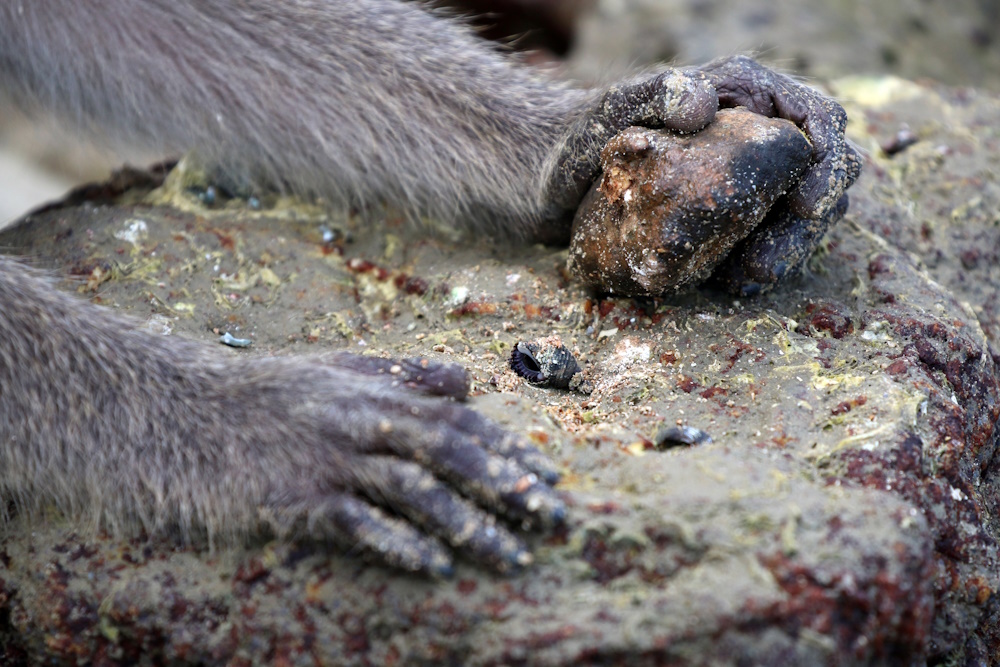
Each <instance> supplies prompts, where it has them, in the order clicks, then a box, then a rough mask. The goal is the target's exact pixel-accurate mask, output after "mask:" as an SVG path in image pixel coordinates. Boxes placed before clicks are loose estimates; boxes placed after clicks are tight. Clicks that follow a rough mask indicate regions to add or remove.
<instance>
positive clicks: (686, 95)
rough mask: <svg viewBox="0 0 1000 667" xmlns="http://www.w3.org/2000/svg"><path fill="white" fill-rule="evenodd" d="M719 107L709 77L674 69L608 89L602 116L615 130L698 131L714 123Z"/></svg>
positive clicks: (603, 103)
mask: <svg viewBox="0 0 1000 667" xmlns="http://www.w3.org/2000/svg"><path fill="white" fill-rule="evenodd" d="M718 108H719V98H718V95H717V93H716V91H715V87H714V86H713V85H712V84H711V82H709V80H708V79H707V78H706V77H704V76H702V75H700V74H697V73H693V72H686V71H684V70H680V69H671V70H668V71H666V72H662V73H660V74H657V75H656V76H653V77H647V78H645V79H642V80H640V81H638V82H636V83H631V84H625V85H622V86H618V87H615V88H611V89H610V90H608V92H607V93H606V94H605V96H604V99H603V102H602V115H603V116H604V117H605V118H606V119H607V120H608V121H609V125H610V127H613V128H614V132H620V131H621V130H624V129H625V128H626V127H629V126H632V125H637V126H640V127H649V128H660V127H664V128H667V129H670V130H676V131H678V132H696V131H698V130H700V129H701V128H703V127H705V126H706V125H708V124H709V123H711V122H712V120H713V119H714V118H715V112H716V110H718Z"/></svg>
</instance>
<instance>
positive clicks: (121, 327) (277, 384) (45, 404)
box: [0, 258, 564, 574]
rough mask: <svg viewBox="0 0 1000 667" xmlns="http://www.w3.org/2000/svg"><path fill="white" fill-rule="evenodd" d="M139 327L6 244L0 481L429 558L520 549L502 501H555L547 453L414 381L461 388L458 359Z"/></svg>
mask: <svg viewBox="0 0 1000 667" xmlns="http://www.w3.org/2000/svg"><path fill="white" fill-rule="evenodd" d="M131 328H132V324H131V323H130V322H129V321H127V320H124V319H122V318H120V317H118V316H116V315H114V314H112V313H106V312H103V311H102V310H101V309H98V308H96V307H93V306H90V305H89V304H86V303H83V302H80V301H78V300H77V299H74V298H72V297H70V296H68V295H65V294H62V293H59V292H57V291H55V290H54V289H53V288H52V287H51V286H50V285H49V284H48V283H47V282H46V281H45V280H44V279H41V278H40V277H39V276H37V275H36V274H35V273H34V272H32V271H31V270H29V269H27V268H26V267H24V266H22V265H20V264H18V263H17V262H14V261H13V260H8V259H2V258H0V408H2V412H0V415H2V418H0V497H3V498H4V499H5V500H13V502H14V503H15V505H17V506H20V507H23V508H25V509H28V510H31V509H33V508H38V507H44V506H47V505H49V504H51V503H54V504H56V505H57V506H58V507H60V508H62V509H64V510H66V511H68V512H70V513H72V514H83V515H85V516H89V517H91V518H92V519H93V520H94V521H96V522H99V523H101V524H103V525H106V526H107V527H109V528H111V529H112V530H116V531H117V532H119V533H122V532H129V531H131V530H134V529H135V528H140V527H141V528H143V529H145V530H147V531H157V530H170V531H174V530H178V531H180V532H181V533H182V534H185V535H188V536H192V535H197V534H201V533H203V532H206V531H207V533H208V535H209V537H221V538H225V537H227V536H232V535H239V534H241V533H245V532H249V531H253V530H254V529H255V528H256V527H257V526H258V524H259V521H260V519H261V517H264V518H266V519H267V520H268V521H270V522H271V523H272V525H273V526H274V527H275V528H276V529H278V530H279V532H285V531H295V530H305V531H310V532H311V533H312V534H313V535H314V536H316V537H319V538H335V539H338V540H340V541H343V542H346V543H347V544H348V545H351V546H356V547H363V548H364V549H366V550H368V551H373V552H375V553H376V554H377V555H378V556H379V557H380V558H382V559H383V560H384V561H386V562H388V563H391V564H394V565H397V566H400V567H403V568H406V569H409V570H415V571H426V572H431V573H438V574H447V573H448V572H449V571H450V568H451V556H450V551H449V549H448V548H447V546H448V545H450V546H452V547H454V548H457V549H459V550H460V551H462V552H464V553H466V554H468V555H469V556H471V557H473V558H475V559H477V560H479V561H482V562H485V563H488V564H490V565H492V566H493V567H495V568H497V569H499V570H507V569H511V568H515V567H518V566H519V565H523V564H525V563H527V562H529V560H530V556H529V554H528V552H527V550H526V548H525V546H524V544H523V543H522V542H521V541H520V540H519V539H518V538H517V537H516V536H515V535H514V534H513V533H512V532H511V530H509V529H508V528H506V527H505V525H504V524H503V523H502V522H499V521H497V519H496V517H497V516H502V517H508V518H510V519H512V520H514V521H516V522H518V523H528V524H533V525H540V526H547V525H551V524H552V523H555V522H558V521H560V520H561V518H562V516H563V513H564V509H563V504H562V502H561V500H560V499H559V498H558V497H557V496H556V494H555V492H554V491H553V489H552V488H551V486H550V483H552V482H554V481H555V479H556V478H557V475H556V473H555V470H554V468H553V466H552V464H551V463H550V462H548V461H547V460H546V459H545V457H544V456H542V455H541V453H540V452H538V451H537V450H536V449H534V448H533V447H531V446H530V445H528V444H527V443H525V442H524V441H523V440H522V439H520V438H518V437H517V436H515V435H514V434H511V433H508V432H506V431H504V430H502V429H500V428H499V427H498V426H496V425H495V424H493V423H492V422H490V421H489V420H487V419H485V418H483V417H482V416H480V415H478V414H476V413H474V412H472V411H471V410H469V409H467V408H465V407H463V406H461V405H459V404H457V403H455V402H453V401H451V400H447V399H442V398H436V397H432V396H427V395H426V393H442V391H441V389H442V387H444V388H446V391H444V392H443V393H445V394H448V393H452V392H454V394H455V395H457V394H458V393H459V389H458V387H459V386H463V387H464V386H465V383H466V382H467V380H466V379H465V377H464V374H463V373H462V372H461V371H459V370H457V369H455V368H454V367H450V366H444V365H441V364H435V363H431V362H428V363H422V362H421V361H419V360H410V361H408V362H400V363H398V364H393V365H398V366H400V367H401V368H408V369H410V370H409V371H406V372H407V373H409V375H408V379H407V380H406V381H404V382H399V381H397V380H396V379H394V378H395V377H396V375H398V374H397V373H393V372H392V366H390V369H389V371H388V372H386V373H379V369H380V367H382V366H383V364H381V363H380V362H381V360H380V362H379V363H370V360H367V359H359V358H356V357H350V356H347V355H335V356H332V357H329V358H326V359H324V358H320V359H302V358H270V359H249V360H247V359H237V358H233V357H227V356H224V355H222V354H220V351H219V350H216V349H214V348H213V349H208V348H205V347H203V346H201V345H198V344H195V343H192V342H189V341H185V340H182V339H177V338H172V337H155V336H150V335H145V334H141V333H138V332H134V331H132V330H131ZM417 368H419V369H421V370H420V371H417V370H416V369H417ZM442 377H447V378H449V381H448V382H446V383H444V384H443V385H442V384H441V383H439V382H438V381H437V380H436V379H435V378H438V379H439V378H442ZM453 380H460V382H458V381H453ZM410 384H413V385H415V387H416V391H415V390H413V389H410V388H408V385H410ZM425 389H429V391H423V390H425ZM109 479H111V480H114V482H113V483H110V484H109V483H108V482H109ZM379 508H382V509H379Z"/></svg>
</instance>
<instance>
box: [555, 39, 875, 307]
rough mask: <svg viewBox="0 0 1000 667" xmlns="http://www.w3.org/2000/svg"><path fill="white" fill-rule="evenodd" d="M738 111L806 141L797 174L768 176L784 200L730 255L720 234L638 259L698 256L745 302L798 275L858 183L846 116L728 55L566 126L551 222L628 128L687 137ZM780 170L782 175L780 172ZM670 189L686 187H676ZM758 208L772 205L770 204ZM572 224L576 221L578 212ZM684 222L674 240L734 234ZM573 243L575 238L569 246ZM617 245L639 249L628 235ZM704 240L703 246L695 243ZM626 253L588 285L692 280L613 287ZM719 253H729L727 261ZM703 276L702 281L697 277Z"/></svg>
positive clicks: (634, 288)
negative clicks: (795, 130)
mask: <svg viewBox="0 0 1000 667" xmlns="http://www.w3.org/2000/svg"><path fill="white" fill-rule="evenodd" d="M737 106H742V107H746V108H747V109H749V110H750V111H752V112H754V113H757V114H761V115H764V116H769V117H778V118H784V119H786V120H790V121H792V122H793V123H795V125H796V126H798V127H799V129H800V130H802V132H803V134H805V136H806V137H807V138H808V140H809V144H808V147H807V148H808V150H809V151H810V152H811V155H810V156H809V163H808V164H807V165H806V167H805V170H804V171H803V168H802V166H801V162H799V161H798V157H797V156H796V160H794V161H793V162H790V163H789V164H788V165H787V172H788V174H787V175H788V178H785V179H781V178H780V175H778V176H776V178H777V180H780V181H783V182H786V183H790V184H791V185H790V187H789V192H788V195H787V197H784V198H782V199H781V200H780V202H781V203H780V206H776V207H775V210H774V212H773V214H772V215H770V216H768V217H767V218H766V219H765V220H764V222H763V223H762V224H761V225H760V226H759V227H758V228H757V229H755V230H754V231H753V233H752V234H750V237H749V238H747V239H746V241H744V242H743V243H742V244H740V245H738V246H736V247H735V248H733V247H732V243H731V242H729V241H727V240H726V238H722V237H720V238H719V239H717V240H716V239H705V240H704V242H699V243H696V244H695V245H694V246H692V247H690V248H688V249H687V250H686V251H682V250H683V249H680V250H677V249H675V251H673V252H668V251H667V250H665V249H664V247H663V246H662V245H661V244H658V245H656V247H655V248H650V249H647V250H642V251H641V252H643V253H645V254H648V253H651V252H654V250H655V252H656V253H659V255H658V257H659V258H660V259H662V256H663V255H665V254H670V255H673V254H676V255H677V256H678V257H682V256H684V253H685V252H686V253H687V254H688V255H692V254H694V255H697V256H698V257H699V258H703V259H702V260H699V261H705V262H706V263H705V264H704V267H706V268H709V267H712V266H714V265H718V269H717V270H716V271H715V278H716V279H717V281H718V282H720V283H721V284H722V285H723V286H724V287H726V288H727V289H729V290H730V291H733V292H736V293H740V294H743V295H748V296H749V295H752V294H754V293H756V292H758V291H760V290H761V289H767V288H769V287H771V286H773V285H774V284H776V283H777V282H778V281H780V280H781V279H782V278H784V277H785V276H787V275H791V274H792V273H794V272H795V271H796V270H798V268H800V267H801V266H802V264H804V262H805V259H806V258H808V256H809V255H810V254H811V253H812V251H813V250H814V249H815V247H816V245H817V244H818V243H819V242H820V240H821V239H822V236H823V233H824V232H825V231H826V230H827V229H828V228H829V226H830V225H832V224H833V223H834V222H836V221H837V220H839V219H840V218H841V217H842V216H843V215H844V213H845V211H846V209H847V195H846V194H845V191H846V190H847V188H848V187H850V185H851V184H852V183H854V181H855V180H856V179H857V177H858V175H859V173H860V169H861V161H860V158H859V156H858V154H857V152H856V151H855V150H854V148H853V147H852V146H851V145H850V144H849V143H848V142H847V139H846V137H845V136H844V130H845V127H846V124H847V116H846V114H845V112H844V110H843V108H842V107H841V106H840V105H839V104H838V103H837V102H836V101H834V100H832V99H830V98H828V97H825V96H824V95H822V94H820V93H818V92H816V91H814V90H812V89H811V88H808V87H806V86H804V85H802V84H800V83H798V82H796V81H794V80H792V79H790V78H788V77H786V76H783V75H781V74H778V73H776V72H773V71H772V70H769V69H767V68H765V67H762V66H761V65H759V64H758V63H757V62H755V61H754V60H752V59H750V58H746V57H734V58H726V59H722V60H718V61H715V62H713V63H710V64H708V65H705V66H703V67H700V68H690V69H683V70H671V71H667V72H664V73H661V74H658V75H655V76H651V77H648V78H645V79H641V80H637V81H632V82H629V83H626V84H622V85H619V86H615V87H613V88H611V89H610V90H608V91H607V92H606V93H605V94H604V96H603V97H602V98H601V99H600V101H599V103H598V104H597V105H596V107H594V108H592V109H591V110H590V112H589V113H588V114H587V115H585V116H584V117H583V118H582V119H580V120H579V121H577V123H576V124H575V125H574V126H573V128H572V130H571V131H570V133H569V134H568V135H567V137H566V138H565V140H564V142H563V143H562V144H561V146H560V148H559V150H558V151H557V153H558V155H559V157H558V159H557V160H556V161H555V162H554V164H553V165H552V166H550V168H549V171H550V173H551V174H552V176H551V177H550V178H549V181H548V183H549V186H548V188H549V189H548V192H549V193H550V194H549V196H548V201H549V202H550V204H549V206H550V209H549V211H550V217H552V218H556V219H559V218H560V216H562V218H563V219H564V218H565V210H566V209H567V208H575V207H576V205H577V204H578V203H579V201H580V197H581V196H582V195H583V193H584V192H585V191H586V190H587V188H588V187H590V183H591V180H593V179H594V178H595V177H596V176H597V174H598V173H599V172H600V170H601V164H600V153H601V150H602V149H603V148H604V147H605V146H610V143H609V141H610V140H611V138H612V137H613V136H614V135H616V134H617V133H618V132H620V131H621V130H623V129H625V128H626V127H629V126H640V127H646V128H665V129H669V130H675V131H679V132H682V133H689V132H693V131H697V130H700V129H701V128H703V127H705V126H706V125H707V124H709V123H710V122H711V121H712V120H714V118H715V115H716V112H717V110H718V109H719V108H726V107H737ZM620 136H621V135H620ZM619 143H620V142H619ZM729 148H730V147H727V146H720V155H719V157H720V158H723V159H726V157H724V156H729V152H728V151H729ZM730 157H731V156H730ZM732 166H733V167H735V165H732ZM778 167H779V169H780V165H778ZM681 178H683V176H682V177H681ZM650 187H653V186H652V185H650ZM668 187H675V188H676V189H677V190H678V191H684V190H685V187H684V186H683V184H673V185H672V186H669V185H668ZM654 189H655V188H654ZM588 201H590V200H588ZM771 201H773V199H772V200H771ZM591 204H592V202H591ZM762 205H765V206H770V203H767V204H762ZM588 206H589V205H588ZM585 208H586V207H585ZM559 211H563V213H561V214H560V213H559ZM720 215H723V214H722V213H720ZM588 216H589V217H590V218H593V215H592V213H591V212H590V211H588V212H587V215H585V216H584V220H587V217H588ZM576 224H577V225H579V224H580V215H579V214H578V215H577V223H576ZM584 224H588V223H586V222H585V223H584ZM683 224H687V225H689V226H690V227H691V229H689V230H688V231H689V232H690V233H687V232H684V231H683V229H680V230H677V231H676V233H675V235H676V237H677V238H678V239H684V240H688V239H695V238H699V237H701V236H704V234H706V233H708V231H707V230H712V229H718V230H719V232H717V233H718V234H721V235H723V236H731V235H732V234H733V233H734V230H733V229H731V226H730V224H729V223H728V222H727V221H726V220H724V219H721V218H720V219H719V220H717V221H715V222H714V223H712V221H710V220H706V219H705V218H704V216H695V217H692V219H691V220H689V221H686V222H684V223H683ZM552 229H554V230H555V231H554V232H553V231H552ZM566 231H567V230H566V229H565V228H564V227H560V225H559V223H558V222H556V223H555V224H554V225H553V227H552V228H551V229H546V230H543V234H542V235H540V236H542V239H543V240H554V239H558V240H561V239H562V236H563V235H564V234H565V233H566ZM589 234H591V232H588V234H587V235H589ZM580 236H581V234H579V233H577V232H574V246H576V239H577V237H580ZM584 236H586V235H584ZM630 238H631V237H630ZM624 242H625V243H631V244H632V245H635V244H636V243H641V241H640V240H638V239H634V238H632V239H631V240H630V241H629V240H626V241H624ZM703 243H705V244H708V245H707V246H703ZM713 246H718V247H720V248H722V249H723V254H721V255H720V256H718V257H710V256H709V255H710V254H711V252H712V251H711V250H710V248H711V247H713ZM574 249H575V250H578V248H574ZM730 249H731V252H730ZM632 250H633V251H634V252H638V251H636V250H635V249H634V248H633V249H632ZM627 252H628V251H627V250H626V249H624V248H623V249H622V250H621V251H620V252H610V253H606V252H602V253H601V254H600V256H599V257H598V259H597V260H596V261H597V264H596V265H593V266H590V267H589V268H587V269H586V270H585V272H586V273H590V274H592V275H591V278H592V280H590V282H593V283H594V284H595V285H598V286H600V285H601V284H602V283H603V284H604V286H605V287H607V288H611V289H613V290H614V291H616V292H618V293H622V294H648V293H653V292H655V293H662V292H665V291H670V290H671V289H675V288H676V287H677V286H679V285H681V284H684V283H685V282H686V281H689V280H690V279H691V276H692V273H691V272H689V271H685V272H683V274H679V275H676V276H673V277H668V276H662V277H661V278H660V279H659V280H658V281H654V282H655V283H656V285H657V286H656V287H654V286H653V285H632V282H633V280H632V277H625V278H624V279H621V280H619V279H615V278H613V277H609V276H614V275H615V274H616V273H620V269H621V267H619V266H618V264H622V263H623V262H624V263H626V264H627V263H628V262H625V260H624V259H623V257H624V255H623V253H625V254H627ZM725 253H729V254H728V256H727V255H726V254H725ZM577 254H579V253H577ZM633 263H634V262H633ZM661 264H662V262H659V263H657V266H660V265H661ZM661 268H662V267H661ZM626 273H628V271H626ZM601 274H604V276H605V277H604V278H603V279H601V278H594V277H595V276H599V275H601ZM695 274H698V272H695ZM701 275H702V277H704V273H701ZM585 280H586V279H585ZM661 282H662V285H661Z"/></svg>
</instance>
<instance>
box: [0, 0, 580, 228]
mask: <svg viewBox="0 0 1000 667" xmlns="http://www.w3.org/2000/svg"><path fill="white" fill-rule="evenodd" d="M0 77H2V78H3V79H2V80H3V82H4V85H5V86H6V87H7V88H10V89H13V90H14V92H15V95H16V96H17V97H19V98H27V99H34V100H37V101H40V102H41V103H42V104H44V105H45V106H48V107H50V108H54V109H57V110H60V111H62V112H63V114H64V115H66V116H68V117H70V118H73V119H77V120H79V121H81V122H82V123H84V124H87V125H93V126H97V127H99V128H101V129H103V130H105V131H106V132H107V133H108V134H110V135H112V136H116V137H119V138H127V139H129V140H141V141H143V142H145V143H149V144H152V145H153V146H154V147H160V148H164V149H169V150H174V151H179V150H188V149H192V148H194V149H195V150H196V151H197V153H199V154H200V157H201V158H202V159H204V160H205V161H206V162H207V163H208V164H210V165H213V166H214V165H217V166H219V167H221V168H222V169H223V170H224V171H225V172H226V173H227V175H229V176H232V177H234V178H236V179H238V180H244V179H245V180H246V181H248V182H250V183H262V182H266V183H268V184H271V185H274V184H282V185H288V186H290V187H293V188H296V189H300V190H304V191H309V192H316V193H319V194H323V195H326V196H333V197H336V198H340V199H345V198H346V199H348V200H350V201H352V202H354V203H359V202H360V203H364V202H366V201H371V200H372V199H375V198H388V199H390V200H394V201H397V202H400V203H404V204H406V205H408V206H410V207H413V208H416V209H417V210H422V211H432V212H436V213H442V214H445V215H454V214H455V213H457V212H462V211H474V212H482V211H485V212H487V213H491V214H496V213H497V212H501V216H502V217H503V218H505V219H506V220H518V219H520V220H526V221H531V220H533V219H537V218H538V214H539V210H540V208H541V206H542V202H541V198H542V196H543V195H544V193H543V191H542V190H543V188H542V184H541V183H540V182H539V174H540V173H541V170H542V165H543V162H544V161H545V159H546V158H547V157H548V156H549V154H550V153H551V152H552V149H553V146H554V145H555V143H556V142H557V140H558V138H559V137H560V135H561V134H562V133H563V132H564V129H565V127H566V126H567V125H568V124H569V122H570V121H571V120H572V118H573V117H574V116H576V115H578V114H579V113H580V110H581V109H582V108H583V107H585V106H587V102H588V100H589V99H590V95H589V94H588V93H582V92H579V91H574V90H572V89H570V88H568V87H565V86H561V85H559V84H556V83H554V82H552V81H550V80H547V79H544V78H543V77H542V76H541V75H539V74H537V73H535V72H533V71H532V70H530V69H529V68H527V67H521V66H519V65H517V64H516V63H515V62H514V61H513V60H512V59H510V58H504V57H502V56H501V55H500V54H499V53H497V52H496V51H495V50H494V49H493V48H491V47H490V46H489V45H488V44H487V43H486V42H484V41H482V40H480V39H478V38H476V37H475V36H474V35H472V34H471V32H469V31H468V30H466V29H465V28H464V27H463V26H461V25H459V24H457V23H455V22H453V21H445V20H442V19H440V18H438V17H436V16H434V15H432V14H431V13H428V12H427V11H425V10H423V9H421V8H420V7H419V6H417V5H416V4H412V3H401V2H398V1H395V0H350V1H329V0H289V1H284V2H271V1H269V0H247V1H238V0H220V1H218V2H199V1H197V0H145V1H144V2H138V1H135V0H100V1H96V0H95V1H86V0H46V1H45V2H17V1H13V2H4V3H2V4H0ZM491 217H495V215H494V216H491ZM507 224H509V223H507Z"/></svg>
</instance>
